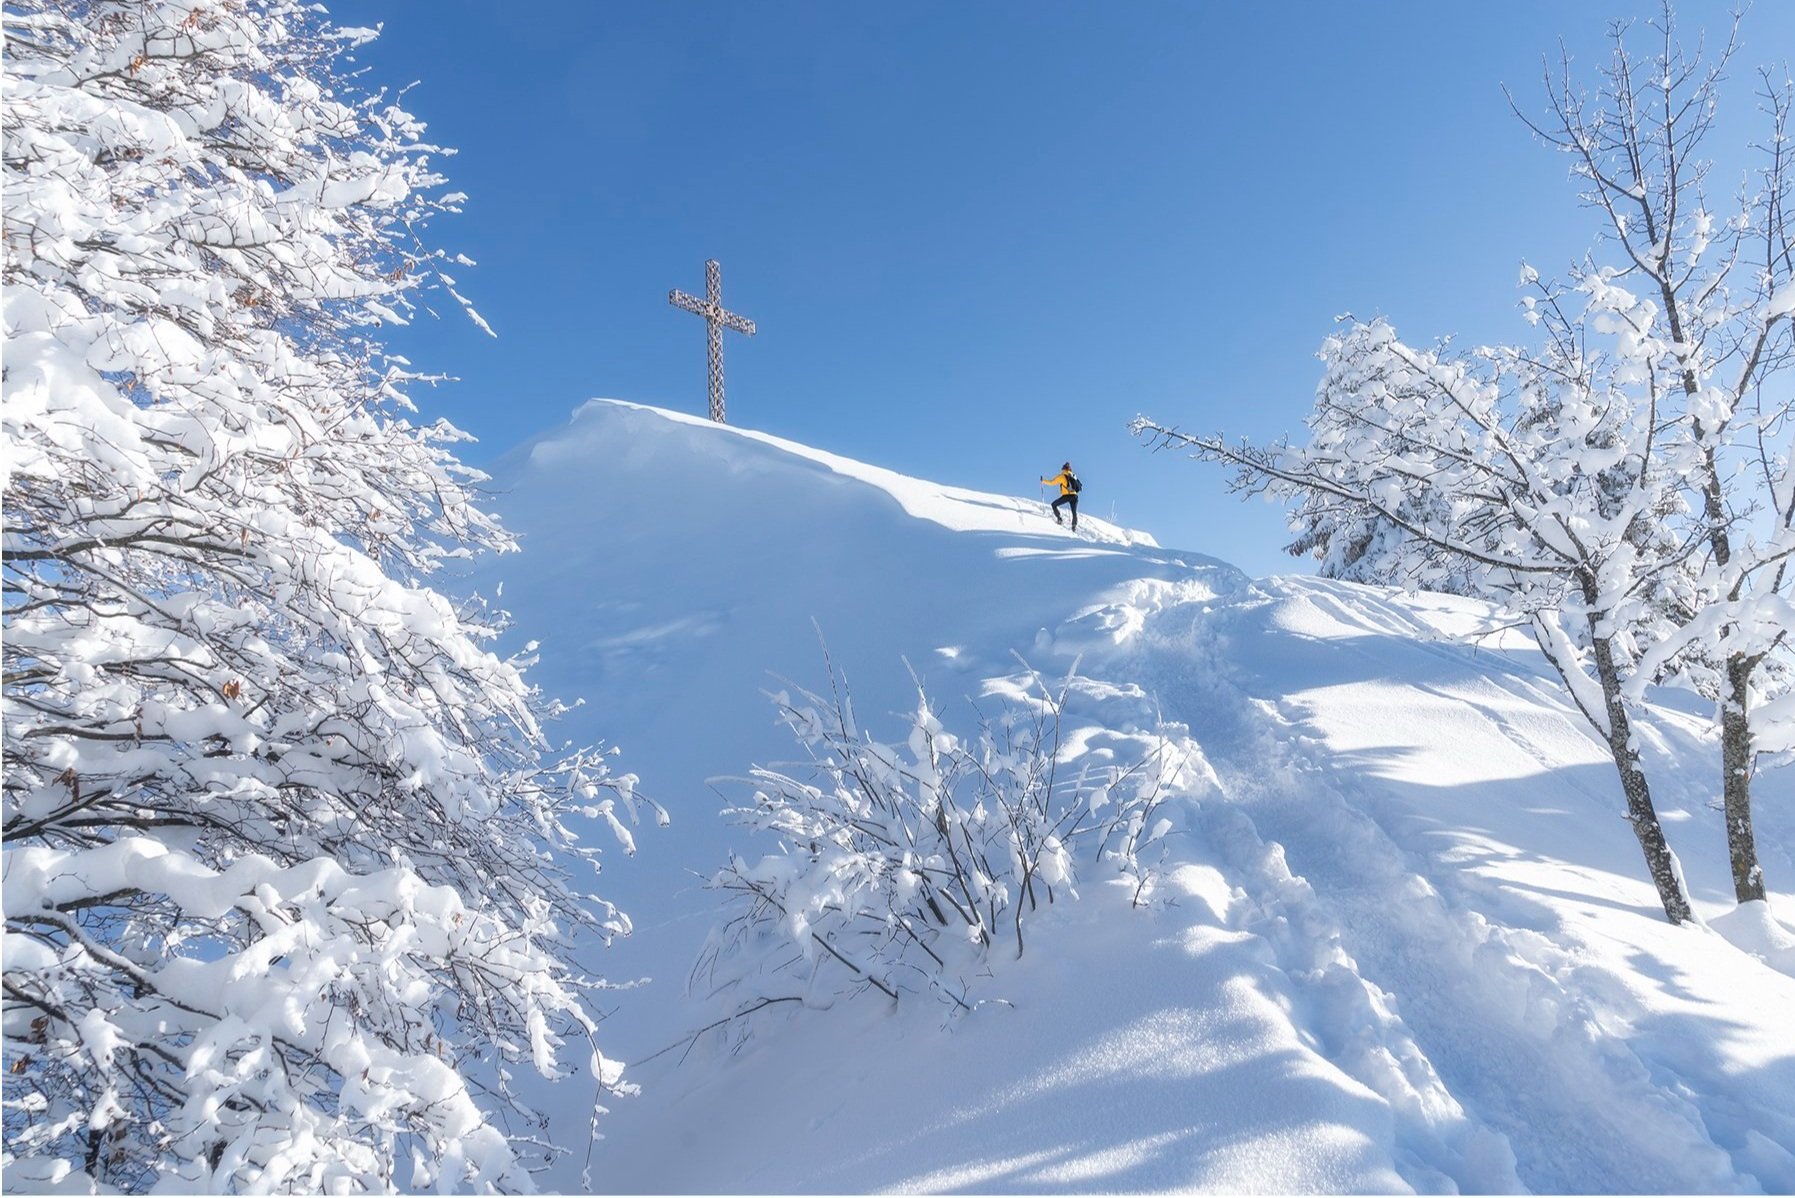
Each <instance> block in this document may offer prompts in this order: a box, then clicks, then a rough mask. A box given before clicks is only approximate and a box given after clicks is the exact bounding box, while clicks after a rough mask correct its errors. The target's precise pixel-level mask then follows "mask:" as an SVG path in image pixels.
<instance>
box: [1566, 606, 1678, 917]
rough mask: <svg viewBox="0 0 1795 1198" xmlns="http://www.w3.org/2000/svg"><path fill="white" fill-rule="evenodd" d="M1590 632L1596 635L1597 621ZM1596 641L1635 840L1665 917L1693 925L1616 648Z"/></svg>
mask: <svg viewBox="0 0 1795 1198" xmlns="http://www.w3.org/2000/svg"><path fill="white" fill-rule="evenodd" d="M1591 588H1593V582H1592V581H1590V580H1585V589H1586V591H1587V590H1589V589H1591ZM1590 627H1591V631H1592V632H1593V631H1594V627H1595V620H1594V619H1593V618H1592V619H1591V620H1590ZM1592 640H1593V642H1594V645H1593V648H1594V652H1595V664H1596V680H1597V681H1598V682H1599V683H1600V684H1601V687H1602V702H1603V704H1604V705H1605V706H1606V708H1607V713H1608V752H1609V754H1610V756H1612V757H1613V758H1614V768H1615V770H1616V771H1618V772H1619V774H1620V786H1621V792H1622V793H1623V794H1624V795H1626V798H1627V822H1629V823H1630V824H1632V825H1633V835H1634V836H1637V837H1638V838H1639V847H1640V849H1641V851H1643V852H1644V853H1645V868H1646V872H1647V873H1649V874H1650V875H1651V877H1652V885H1653V886H1655V887H1657V889H1658V901H1659V902H1660V903H1662V904H1664V914H1665V916H1666V917H1667V918H1668V919H1669V920H1670V922H1671V923H1674V924H1683V923H1688V922H1689V920H1690V919H1692V918H1693V917H1694V914H1695V912H1694V909H1693V908H1692V907H1691V906H1690V905H1689V896H1688V895H1687V894H1685V893H1683V880H1682V878H1680V877H1679V876H1678V875H1677V868H1676V862H1675V860H1674V859H1673V858H1672V856H1671V853H1670V844H1669V842H1668V841H1666V840H1665V839H1664V825H1662V824H1660V823H1659V822H1658V809H1657V807H1656V806H1655V805H1654V804H1653V803H1652V790H1651V787H1650V786H1649V785H1648V784H1647V782H1646V778H1645V771H1644V770H1643V769H1641V768H1640V765H1639V750H1638V749H1637V748H1636V747H1635V746H1634V743H1633V722H1632V720H1631V719H1630V718H1629V717H1628V716H1627V705H1626V703H1625V702H1624V701H1623V700H1622V698H1621V686H1620V673H1619V671H1618V670H1617V669H1616V668H1615V664H1614V646H1613V643H1612V642H1611V641H1610V640H1609V639H1608V638H1607V637H1604V636H1594V637H1592Z"/></svg>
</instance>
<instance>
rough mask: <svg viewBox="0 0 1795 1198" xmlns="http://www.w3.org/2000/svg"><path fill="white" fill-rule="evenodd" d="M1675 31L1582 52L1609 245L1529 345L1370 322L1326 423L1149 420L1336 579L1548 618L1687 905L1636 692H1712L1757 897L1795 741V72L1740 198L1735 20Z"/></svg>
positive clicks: (1734, 850) (1332, 385) (1540, 630)
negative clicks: (1430, 340) (1697, 40)
mask: <svg viewBox="0 0 1795 1198" xmlns="http://www.w3.org/2000/svg"><path fill="white" fill-rule="evenodd" d="M1652 29H1653V30H1654V31H1655V33H1654V36H1655V38H1656V49H1655V50H1654V51H1653V52H1652V53H1651V54H1649V55H1647V56H1645V57H1643V58H1642V57H1640V56H1637V55H1635V54H1634V53H1633V51H1632V50H1631V49H1630V47H1629V45H1628V40H1627V38H1628V30H1627V29H1626V28H1625V27H1616V28H1615V29H1613V30H1612V31H1611V36H1612V43H1613V54H1612V57H1611V59H1610V62H1609V64H1608V66H1607V67H1606V68H1604V69H1603V70H1602V72H1601V86H1600V87H1599V89H1598V91H1597V93H1596V95H1595V97H1594V98H1593V99H1588V100H1586V99H1585V98H1584V97H1583V95H1582V94H1581V93H1580V92H1579V90H1578V89H1577V87H1576V85H1575V84H1574V82H1573V79H1572V75H1571V72H1570V70H1569V65H1568V58H1567V59H1565V60H1564V61H1562V62H1561V64H1560V67H1559V69H1558V73H1557V74H1556V75H1554V74H1553V73H1551V72H1548V76H1547V90H1548V93H1549V95H1550V97H1551V103H1550V106H1551V112H1552V117H1551V119H1550V120H1549V121H1546V122H1534V121H1529V122H1528V124H1529V125H1530V127H1532V128H1533V129H1534V130H1535V131H1536V132H1537V133H1538V134H1539V135H1540V136H1542V137H1544V138H1545V139H1546V140H1548V141H1549V142H1551V144H1553V145H1554V146H1556V147H1557V148H1558V149H1560V150H1561V151H1563V152H1565V153H1566V154H1567V155H1569V156H1570V158H1571V161H1572V163H1573V168H1572V170H1573V175H1574V176H1575V177H1576V178H1577V179H1579V180H1580V181H1581V182H1582V184H1583V188H1584V190H1583V199H1584V202H1585V203H1586V204H1587V205H1589V206H1591V207H1592V208H1593V209H1595V210H1596V211H1597V212H1598V213H1600V216H1601V221H1600V226H1599V234H1598V236H1599V238H1600V240H1599V241H1598V244H1597V247H1596V249H1595V251H1594V252H1592V253H1591V254H1590V255H1589V256H1588V257H1587V258H1585V259H1584V260H1583V261H1581V262H1579V263H1577V264H1574V265H1573V266H1572V267H1571V268H1570V270H1569V271H1568V272H1567V275H1566V277H1565V278H1564V279H1563V280H1562V281H1547V280H1543V279H1542V278H1541V276H1540V275H1539V273H1538V272H1537V271H1535V270H1533V269H1532V268H1531V267H1526V268H1523V270H1522V278H1521V282H1522V285H1523V287H1525V288H1527V290H1528V293H1527V295H1526V296H1525V298H1524V299H1523V301H1522V307H1523V312H1524V315H1525V316H1526V318H1527V320H1528V322H1529V323H1530V324H1531V325H1532V326H1533V327H1534V329H1535V330H1536V331H1537V333H1538V334H1539V336H1538V337H1537V339H1536V341H1535V343H1534V344H1531V345H1516V346H1497V347H1483V348H1478V349H1474V350H1462V349H1457V348H1455V347H1453V346H1451V345H1442V346H1438V347H1435V348H1432V349H1422V348H1417V347H1414V346H1410V345H1408V344H1405V343H1404V342H1402V341H1401V340H1400V339H1398V338H1397V337H1396V335H1395V333H1394V331H1393V330H1392V329H1390V328H1389V326H1388V325H1387V324H1385V323H1384V322H1382V321H1372V322H1368V323H1359V322H1352V323H1350V324H1349V325H1348V327H1347V329H1346V331H1344V332H1342V333H1340V334H1338V335H1336V336H1334V337H1332V338H1330V339H1329V340H1328V342H1327V344H1326V345H1325V346H1324V348H1323V351H1322V358H1323V360H1324V362H1325V363H1326V369H1325V374H1324V378H1323V381H1322V384H1321V386H1320V389H1319V391H1318V396H1317V401H1316V408H1315V411H1314V413H1313V415H1312V416H1311V417H1310V419H1309V422H1308V423H1309V428H1310V431H1311V439H1310V443H1309V444H1308V445H1306V446H1302V447H1293V446H1291V445H1288V444H1283V443H1280V444H1276V445H1272V446H1270V447H1262V448H1261V447H1253V446H1250V445H1244V444H1231V443H1229V442H1228V441H1227V440H1226V439H1225V438H1223V437H1221V436H1214V437H1201V436H1190V435H1187V434H1184V433H1181V432H1179V431H1177V430H1176V429H1170V428H1166V427H1164V426H1160V425H1157V424H1155V423H1154V422H1152V421H1149V420H1144V419H1143V420H1138V421H1137V422H1136V425H1135V427H1136V431H1137V432H1141V433H1146V434H1149V435H1151V436H1152V437H1154V438H1156V439H1157V440H1158V442H1159V443H1160V444H1164V445H1178V446H1184V447H1188V448H1191V449H1193V450H1194V451H1195V454H1196V456H1198V457H1200V458H1205V459H1208V460H1212V461H1219V462H1225V463H1229V464H1231V465H1233V466H1235V467H1237V468H1239V470H1240V473H1239V475H1237V478H1236V483H1237V485H1238V486H1239V487H1241V488H1242V489H1245V490H1248V491H1257V490H1265V491H1269V492H1271V493H1274V494H1277V495H1280V496H1282V497H1284V498H1286V499H1287V500H1289V501H1290V502H1292V503H1293V504H1294V505H1295V507H1294V515H1293V520H1292V524H1293V527H1294V528H1295V529H1296V530H1297V532H1298V533H1299V536H1298V539H1297V541H1296V542H1295V543H1294V544H1293V546H1292V550H1293V551H1295V552H1301V553H1307V554H1312V555H1314V556H1315V557H1317V558H1318V559H1319V560H1320V562H1321V564H1322V568H1323V570H1324V571H1325V572H1327V573H1330V574H1333V575H1336V576H1339V577H1347V578H1355V579H1358V580H1361V581H1378V582H1395V583H1401V584H1405V585H1416V586H1422V587H1429V588H1434V589H1440V590H1448V591H1454V592H1457V593H1461V594H1475V595H1481V596H1483V597H1486V598H1489V599H1492V600H1494V601H1495V602H1497V603H1499V604H1501V605H1503V606H1504V607H1505V608H1506V609H1508V610H1509V611H1510V612H1511V613H1513V614H1515V615H1516V616H1518V617H1519V618H1520V619H1522V620H1524V621H1525V622H1526V623H1527V626H1528V627H1529V628H1530V629H1531V630H1532V632H1533V634H1534V636H1535V639H1536V640H1537V642H1538V643H1539V645H1540V648H1541V649H1542V650H1543V651H1544V652H1545V654H1546V655H1547V657H1548V658H1549V659H1550V660H1551V661H1552V663H1553V665H1554V666H1556V667H1557V669H1558V671H1559V673H1560V675H1561V676H1562V677H1563V679H1564V681H1565V683H1566V685H1567V687H1568V688H1569V691H1570V693H1571V695H1572V697H1573V698H1574V699H1575V700H1576V702H1577V704H1578V706H1579V707H1580V708H1581V710H1582V711H1583V713H1584V715H1585V716H1586V717H1588V719H1589V721H1590V723H1591V725H1592V726H1593V727H1594V728H1595V729H1596V731H1597V732H1598V733H1599V734H1600V735H1601V736H1602V737H1603V739H1604V740H1605V741H1606V742H1607V744H1608V746H1609V749H1610V751H1611V754H1612V756H1613V758H1614V762H1615V766H1616V768H1617V770H1618V771H1619V774H1620V779H1621V783H1622V788H1623V791H1624V792H1625V794H1626V796H1627V802H1628V814H1629V818H1630V819H1631V820H1632V822H1633V827H1634V830H1635V832H1636V833H1638V835H1639V837H1640V843H1641V846H1642V848H1643V850H1644V852H1645V856H1646V861H1647V864H1648V868H1649V870H1650V873H1651V876H1652V878H1653V881H1654V883H1655V884H1656V885H1657V888H1658V891H1659V896H1660V898H1661V899H1662V900H1663V902H1664V907H1665V911H1666V913H1667V914H1668V915H1669V916H1670V918H1671V919H1672V920H1675V921H1681V920H1683V919H1686V918H1688V916H1689V907H1688V900H1687V898H1686V896H1685V895H1684V894H1683V891H1682V886H1681V882H1680V880H1679V878H1678V877H1677V871H1676V868H1675V863H1674V860H1673V858H1672V857H1671V856H1670V854H1669V851H1668V847H1667V846H1666V845H1665V842H1664V838H1663V833H1662V829H1661V828H1660V827H1659V824H1658V820H1657V816H1656V814H1655V813H1654V811H1653V809H1652V804H1651V800H1650V789H1649V786H1648V784H1647V781H1646V777H1645V774H1644V771H1643V769H1642V766H1641V761H1640V757H1639V754H1638V749H1637V744H1636V742H1635V741H1634V739H1633V737H1632V734H1631V729H1630V725H1631V717H1630V716H1629V714H1628V707H1629V705H1631V704H1633V703H1636V702H1637V701H1638V700H1639V699H1640V698H1641V697H1642V695H1643V693H1644V691H1645V688H1646V687H1648V686H1650V685H1653V684H1657V683H1663V682H1681V683H1685V684H1689V685H1694V686H1696V687H1697V689H1700V690H1702V691H1703V692H1704V693H1706V694H1708V695H1709V696H1710V697H1712V698H1713V699H1715V700H1716V701H1717V705H1718V723H1719V725H1720V731H1721V737H1720V739H1721V747H1722V759H1723V760H1722V773H1723V778H1722V785H1721V798H1722V805H1723V807H1724V809H1725V812H1726V824H1727V835H1728V842H1729V848H1730V852H1731V856H1732V861H1733V872H1734V881H1735V890H1736V893H1737V895H1738V897H1739V899H1740V900H1741V901H1745V900H1747V899H1752V898H1762V897H1763V894H1764V889H1763V877H1762V872H1761V870H1759V869H1758V866H1757V860H1756V852H1755V849H1754V847H1753V845H1752V838H1751V818H1750V787H1751V777H1752V774H1753V772H1754V770H1755V769H1756V767H1757V764H1758V757H1759V755H1760V753H1761V751H1762V750H1763V749H1765V748H1771V747H1774V748H1782V747H1784V746H1786V745H1788V744H1790V743H1795V738H1792V737H1790V736H1788V735H1787V733H1786V732H1785V730H1784V729H1785V728H1786V721H1787V719H1788V714H1787V711H1786V708H1787V706H1788V705H1787V704H1783V703H1780V702H1775V703H1767V704H1762V705H1759V704H1758V703H1757V702H1756V700H1757V698H1758V695H1759V692H1760V691H1761V690H1763V689H1764V688H1766V687H1769V688H1771V689H1775V688H1777V687H1781V686H1783V685H1784V684H1785V683H1786V681H1787V680H1788V678H1789V676H1790V675H1789V671H1788V669H1787V668H1786V665H1787V663H1786V653H1787V646H1786V644H1785V642H1784V637H1785V635H1786V632H1785V630H1786V629H1787V628H1788V627H1789V621H1788V618H1787V614H1788V613H1789V612H1790V611H1791V610H1795V609H1791V608H1790V605H1789V603H1788V600H1787V597H1786V591H1787V589H1788V586H1789V584H1790V583H1791V582H1795V575H1791V574H1790V572H1789V570H1788V568H1787V562H1788V558H1789V555H1790V552H1791V549H1792V548H1795V539H1792V536H1791V533H1792V522H1795V478H1792V477H1791V475H1790V473H1789V454H1788V441H1789V436H1790V429H1791V421H1790V417H1791V416H1792V415H1795V393H1792V391H1791V387H1790V372H1789V369H1788V368H1789V366H1790V365H1791V363H1792V362H1795V344H1792V341H1791V335H1790V328H1789V325H1790V319H1789V318H1790V315H1791V311H1792V310H1795V288H1792V286H1791V279H1792V277H1795V248H1792V246H1791V240H1790V232H1791V230H1790V224H1789V217H1788V209H1789V202H1790V199H1791V195H1790V191H1791V188H1790V169H1789V168H1790V162H1789V156H1790V154H1789V149H1788V142H1787V125H1788V116H1789V112H1790V108H1791V104H1790V86H1789V84H1788V82H1787V81H1786V80H1785V81H1782V82H1777V81H1776V80H1775V78H1774V77H1773V76H1771V75H1769V74H1768V73H1765V74H1762V75H1760V77H1759V82H1760V88H1759V96H1760V100H1761V101H1762V107H1763V108H1764V110H1765V113H1766V114H1767V116H1768V118H1769V120H1768V124H1769V126H1770V136H1769V137H1768V138H1767V139H1766V140H1765V141H1764V142H1763V143H1762V144H1761V145H1760V146H1758V147H1757V148H1758V150H1759V152H1760V155H1761V158H1760V160H1759V162H1758V165H1757V167H1756V168H1755V169H1754V170H1753V171H1752V172H1751V173H1750V174H1748V175H1747V176H1746V178H1745V179H1744V181H1743V183H1742V184H1741V187H1740V189H1739V191H1738V195H1737V198H1736V202H1735V204H1734V205H1733V207H1732V209H1731V211H1730V212H1729V213H1727V214H1725V215H1720V214H1717V213H1716V212H1715V211H1714V210H1713V208H1712V207H1711V206H1710V205H1709V204H1708V202H1707V200H1706V197H1705V193H1704V182H1705V180H1706V178H1707V176H1708V167H1707V166H1706V164H1705V163H1703V161H1702V160H1701V159H1700V158H1699V156H1698V153H1699V150H1700V148H1701V146H1702V143H1703V140H1704V138H1705V137H1706V136H1707V134H1708V133H1709V132H1710V131H1711V129H1712V127H1713V122H1714V119H1715V113H1716V111H1717V108H1718V100H1719V95H1718V92H1719V88H1720V84H1721V82H1722V79H1723V72H1724V69H1725V67H1726V65H1727V63H1728V62H1729V61H1730V59H1731V57H1732V55H1733V53H1734V51H1735V49H1736V45H1737V42H1736V34H1737V25H1736V24H1735V26H1734V33H1735V40H1733V41H1729V42H1728V43H1727V45H1726V46H1725V47H1724V48H1723V49H1722V50H1721V51H1720V52H1719V53H1718V54H1717V55H1716V56H1715V59H1714V61H1712V62H1711V63H1704V62H1703V61H1702V57H1701V55H1699V54H1697V55H1695V56H1694V57H1686V56H1685V55H1684V54H1683V52H1682V50H1681V49H1680V47H1679V44H1678V42H1677V39H1676V36H1675V33H1674V27H1673V24H1672V20H1671V13H1670V11H1669V9H1668V8H1666V10H1665V12H1664V15H1663V17H1662V19H1661V20H1659V21H1657V22H1654V23H1653V25H1652Z"/></svg>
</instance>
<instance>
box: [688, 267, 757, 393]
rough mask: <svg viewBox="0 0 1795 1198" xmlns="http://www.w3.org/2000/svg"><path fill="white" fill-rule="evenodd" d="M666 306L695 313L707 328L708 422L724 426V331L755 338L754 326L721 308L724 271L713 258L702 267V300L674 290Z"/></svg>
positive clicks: (752, 323)
mask: <svg viewBox="0 0 1795 1198" xmlns="http://www.w3.org/2000/svg"><path fill="white" fill-rule="evenodd" d="M667 302H668V303H670V304H672V305H673V306H674V307H675V308H684V309H685V310H686V311H688V312H696V313H698V315H700V316H702V317H704V321H705V324H706V325H708V326H709V332H708V336H707V338H706V340H705V345H706V347H707V348H708V349H709V351H710V368H711V370H710V373H711V419H712V420H715V421H716V422H717V423H718V424H722V423H723V330H724V329H734V330H735V331H736V332H738V333H746V334H747V335H748V336H750V337H752V336H754V322H753V321H752V320H749V319H748V318H747V317H746V316H737V315H736V314H735V313H734V312H731V311H729V310H727V309H726V308H724V307H723V268H722V266H721V265H719V264H718V262H717V260H716V259H715V258H710V259H707V260H706V261H705V263H704V298H703V299H699V298H698V297H697V296H695V295H689V294H687V293H686V292H684V291H679V290H674V291H669V292H668V293H667Z"/></svg>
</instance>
